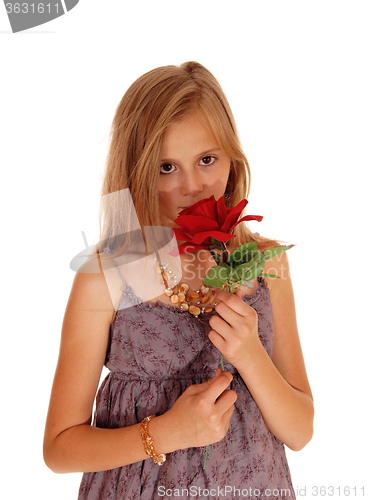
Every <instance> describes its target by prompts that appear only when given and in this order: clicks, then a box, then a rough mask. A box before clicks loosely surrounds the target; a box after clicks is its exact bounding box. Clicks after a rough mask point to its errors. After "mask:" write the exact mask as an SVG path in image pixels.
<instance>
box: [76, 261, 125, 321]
mask: <svg viewBox="0 0 368 500" xmlns="http://www.w3.org/2000/svg"><path fill="white" fill-rule="evenodd" d="M115 301H116V298H115V292H114V283H108V281H107V279H106V276H105V273H104V272H103V270H102V267H101V262H100V257H99V256H94V257H92V258H91V259H89V260H88V261H87V262H86V263H84V264H83V265H82V266H81V267H80V268H79V269H78V271H77V272H76V273H75V276H74V280H73V284H72V289H71V292H70V296H69V301H68V306H67V308H69V309H70V310H71V311H73V316H74V314H82V311H90V312H95V314H98V313H100V314H99V315H100V316H101V315H102V316H104V317H105V318H107V317H113V315H114V312H115V307H114V304H115Z"/></svg>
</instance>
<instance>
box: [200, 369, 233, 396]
mask: <svg viewBox="0 0 368 500" xmlns="http://www.w3.org/2000/svg"><path fill="white" fill-rule="evenodd" d="M232 379H233V376H232V375H231V373H230V372H221V373H220V375H219V376H218V377H217V378H216V379H215V380H213V381H212V382H211V384H210V385H207V389H206V390H205V392H206V398H207V399H208V400H209V401H216V399H217V398H218V397H219V396H220V394H222V393H223V392H224V390H225V389H226V388H227V387H228V386H229V384H230V382H231V381H232Z"/></svg>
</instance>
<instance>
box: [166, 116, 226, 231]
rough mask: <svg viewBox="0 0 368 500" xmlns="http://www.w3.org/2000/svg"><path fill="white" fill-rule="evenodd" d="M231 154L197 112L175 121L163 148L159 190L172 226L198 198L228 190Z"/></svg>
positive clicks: (169, 223)
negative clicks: (226, 151) (221, 145)
mask: <svg viewBox="0 0 368 500" xmlns="http://www.w3.org/2000/svg"><path fill="white" fill-rule="evenodd" d="M229 173H230V156H229V155H228V154H227V153H225V151H224V150H223V149H221V148H220V146H219V145H218V144H217V142H216V139H215V138H214V136H213V135H212V133H211V132H210V130H209V129H208V128H207V127H206V126H205V125H204V124H203V123H202V122H201V120H200V119H199V118H198V117H197V116H196V115H195V114H191V115H188V116H185V117H184V118H182V119H181V120H179V121H177V122H175V123H172V124H171V125H170V126H169V127H168V129H167V131H166V133H165V135H164V140H163V145H162V150H161V166H160V178H159V182H158V192H159V201H160V210H161V214H162V215H163V216H164V218H165V219H166V224H167V225H168V226H169V227H174V226H175V224H173V221H174V220H175V219H176V218H177V217H178V214H179V212H180V211H181V210H182V209H183V208H186V207H190V205H193V203H196V202H197V201H199V200H203V199H204V198H208V197H210V196H211V195H214V197H215V199H216V200H218V199H219V198H221V196H222V195H223V194H224V193H225V189H226V185H227V181H228V178H229Z"/></svg>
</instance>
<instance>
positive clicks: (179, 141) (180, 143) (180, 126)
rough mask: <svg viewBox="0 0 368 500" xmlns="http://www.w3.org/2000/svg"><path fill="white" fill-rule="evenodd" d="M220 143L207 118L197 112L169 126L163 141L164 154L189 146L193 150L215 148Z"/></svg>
mask: <svg viewBox="0 0 368 500" xmlns="http://www.w3.org/2000/svg"><path fill="white" fill-rule="evenodd" d="M218 147H219V145H218V143H217V141H216V139H215V136H214V135H213V133H212V131H211V130H210V128H209V126H208V124H207V123H206V120H205V119H202V118H201V117H199V116H198V115H196V114H190V115H187V116H185V117H183V118H181V119H180V120H178V121H176V122H174V123H172V124H171V125H169V127H168V128H167V130H166V132H165V135H164V139H163V143H162V151H161V152H162V155H163V156H166V155H168V154H169V153H171V154H172V153H175V152H178V153H180V152H181V151H183V150H188V149H189V148H190V149H191V150H193V152H198V153H200V152H203V151H205V150H206V149H208V150H210V149H215V148H218Z"/></svg>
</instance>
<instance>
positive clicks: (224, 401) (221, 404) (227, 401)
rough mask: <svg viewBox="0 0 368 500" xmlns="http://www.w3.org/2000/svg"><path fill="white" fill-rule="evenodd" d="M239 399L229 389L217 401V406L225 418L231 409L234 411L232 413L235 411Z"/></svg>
mask: <svg viewBox="0 0 368 500" xmlns="http://www.w3.org/2000/svg"><path fill="white" fill-rule="evenodd" d="M237 399H238V396H237V395H236V392H235V391H233V390H231V389H229V390H226V391H224V392H223V393H222V394H221V395H220V396H219V398H218V399H217V401H216V403H215V405H216V408H217V409H218V411H219V412H220V414H222V415H223V416H224V415H225V413H226V412H228V411H229V409H232V411H231V413H232V412H233V411H234V403H235V401H236V400H237Z"/></svg>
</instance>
